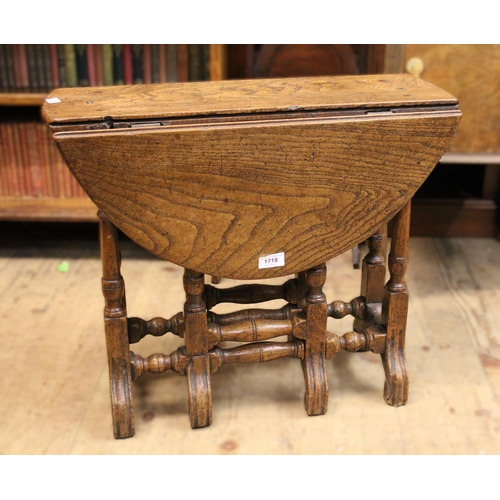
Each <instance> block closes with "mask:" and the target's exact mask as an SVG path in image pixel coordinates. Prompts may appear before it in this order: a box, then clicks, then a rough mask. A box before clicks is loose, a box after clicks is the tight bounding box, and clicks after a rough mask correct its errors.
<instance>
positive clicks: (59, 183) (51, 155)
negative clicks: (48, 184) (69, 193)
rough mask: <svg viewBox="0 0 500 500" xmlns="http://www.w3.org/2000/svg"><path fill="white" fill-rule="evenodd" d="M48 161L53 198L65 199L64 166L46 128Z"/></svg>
mask: <svg viewBox="0 0 500 500" xmlns="http://www.w3.org/2000/svg"><path fill="white" fill-rule="evenodd" d="M46 134H47V138H48V161H49V164H50V167H51V170H52V191H53V195H54V197H55V198H65V197H66V196H65V192H64V169H63V167H64V165H63V161H62V158H61V154H60V153H59V150H58V149H57V146H56V143H55V142H54V141H53V139H52V137H51V133H50V129H49V128H48V127H47V132H46Z"/></svg>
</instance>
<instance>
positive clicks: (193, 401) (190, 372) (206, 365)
mask: <svg viewBox="0 0 500 500" xmlns="http://www.w3.org/2000/svg"><path fill="white" fill-rule="evenodd" d="M204 284H205V276H204V275H203V274H202V273H197V272H195V271H192V270H190V269H185V270H184V290H185V292H186V302H185V304H184V329H185V331H184V342H185V346H186V354H187V355H188V356H190V357H191V362H190V363H189V365H188V366H187V369H186V375H187V381H188V403H189V419H190V422H191V427H192V428H193V429H194V428H198V427H206V426H207V425H210V424H211V423H212V389H211V385H210V361H209V356H208V330H207V308H206V305H205V302H204V300H203V297H202V295H203V288H204Z"/></svg>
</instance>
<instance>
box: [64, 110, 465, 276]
mask: <svg viewBox="0 0 500 500" xmlns="http://www.w3.org/2000/svg"><path fill="white" fill-rule="evenodd" d="M459 118H460V112H459V111H456V110H455V111H441V112H435V111H432V112H429V113H428V114H427V113H425V112H423V113H418V112H412V113H408V114H405V113H401V114H397V113H393V114H390V116H384V117H381V118H380V117H378V116H372V115H367V116H363V117H348V118H345V117H344V118H338V117H329V118H325V119H322V120H317V119H306V120H294V121H293V123H291V124H290V123H288V122H287V121H286V120H283V121H280V120H273V121H269V122H263V123H251V124H245V123H239V124H230V125H227V126H225V125H220V124H219V125H216V126H215V125H214V126H208V125H198V126H197V125H193V126H190V127H187V128H184V127H181V128H175V127H167V128H162V127H157V128H154V127H153V128H151V129H147V130H146V129H144V130H142V129H141V130H134V129H123V130H109V131H104V132H103V131H89V132H86V133H83V132H78V133H73V132H61V133H57V134H55V140H56V142H57V144H58V146H59V148H60V150H61V153H62V155H63V157H64V159H65V161H66V163H67V164H68V166H69V167H70V169H71V170H72V172H73V174H74V175H75V177H76V178H77V180H78V181H79V183H80V184H81V185H82V187H83V188H84V189H85V191H86V192H87V193H88V195H89V196H90V198H91V199H92V200H93V201H94V203H95V204H96V205H97V206H98V207H99V208H100V209H101V210H102V211H103V212H104V213H105V214H106V215H107V216H108V217H109V219H110V220H111V221H112V222H113V223H114V224H115V225H116V226H117V227H118V228H119V229H121V230H122V231H123V232H125V233H126V234H127V235H128V236H129V237H131V238H132V239H133V240H135V241H136V242H138V243H139V244H140V245H141V246H143V247H144V248H146V249H147V250H149V251H150V252H152V253H153V254H155V255H157V256H159V257H160V258H162V259H165V260H169V261H171V262H174V263H175V264H178V265H181V266H183V267H187V268H190V269H193V270H196V271H199V272H203V273H205V274H211V275H214V276H221V277H230V278H238V279H254V278H268V277H272V276H278V275H280V276H283V275H286V274H291V273H294V272H296V271H301V270H304V269H307V268H309V267H312V266H314V265H317V264H319V263H321V262H324V261H326V260H328V259H331V258H333V257H335V256H336V255H339V254H340V253H342V252H344V251H346V250H347V249H349V248H352V247H354V246H355V245H357V244H358V243H360V242H361V241H363V240H365V239H366V238H367V237H369V236H371V235H372V234H373V233H374V232H375V231H376V230H377V229H378V228H379V227H380V226H381V225H382V224H385V223H386V222H388V220H389V219H390V218H392V217H393V216H394V215H395V214H396V212H397V211H398V210H399V209H400V208H401V207H402V206H403V205H404V204H405V203H406V202H407V201H408V199H409V198H410V197H411V196H412V195H413V194H414V193H415V191H416V190H417V188H418V187H420V185H421V184H422V182H423V181H424V180H425V179H426V178H427V176H428V175H429V173H430V172H431V170H432V169H433V168H434V166H435V165H436V163H437V162H438V160H439V158H440V157H441V156H442V154H443V152H444V150H445V148H446V146H447V144H448V142H449V140H450V138H451V137H452V136H453V134H454V132H455V129H456V127H457V125H458V121H459ZM278 252H284V253H285V265H284V266H283V267H280V268H273V269H259V268H258V262H259V257H262V256H266V255H270V254H275V253H278Z"/></svg>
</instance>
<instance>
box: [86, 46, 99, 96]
mask: <svg viewBox="0 0 500 500" xmlns="http://www.w3.org/2000/svg"><path fill="white" fill-rule="evenodd" d="M94 47H95V45H93V44H91V43H89V44H88V45H87V46H86V54H87V61H86V63H87V73H88V81H89V85H90V86H91V87H95V86H96V85H97V84H96V80H97V79H96V72H95V52H94Z"/></svg>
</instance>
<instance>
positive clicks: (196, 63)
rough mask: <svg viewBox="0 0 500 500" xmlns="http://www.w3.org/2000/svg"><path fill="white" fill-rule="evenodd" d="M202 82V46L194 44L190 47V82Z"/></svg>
mask: <svg viewBox="0 0 500 500" xmlns="http://www.w3.org/2000/svg"><path fill="white" fill-rule="evenodd" d="M200 80H202V62H201V46H200V45H199V44H194V43H192V44H190V45H189V81H190V82H199V81H200Z"/></svg>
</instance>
